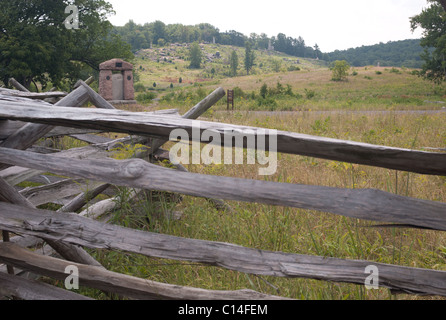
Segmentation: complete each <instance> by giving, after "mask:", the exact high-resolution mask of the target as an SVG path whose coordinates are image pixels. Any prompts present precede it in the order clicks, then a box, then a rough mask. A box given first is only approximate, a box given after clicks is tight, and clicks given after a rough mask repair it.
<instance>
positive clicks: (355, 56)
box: [323, 39, 423, 68]
mask: <svg viewBox="0 0 446 320" xmlns="http://www.w3.org/2000/svg"><path fill="white" fill-rule="evenodd" d="M422 53H423V48H422V47H421V45H420V39H414V40H401V41H389V42H387V43H382V42H381V43H379V44H376V45H371V46H361V47H358V48H351V49H348V50H336V51H334V52H330V53H326V54H324V55H323V59H324V60H327V61H329V62H332V61H336V60H345V61H347V62H348V63H349V64H350V65H351V66H353V67H362V66H367V65H375V66H376V65H378V64H379V65H380V66H389V67H407V68H421V66H422V65H423V61H422V59H421V54H422Z"/></svg>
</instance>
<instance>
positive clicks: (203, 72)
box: [134, 43, 325, 91]
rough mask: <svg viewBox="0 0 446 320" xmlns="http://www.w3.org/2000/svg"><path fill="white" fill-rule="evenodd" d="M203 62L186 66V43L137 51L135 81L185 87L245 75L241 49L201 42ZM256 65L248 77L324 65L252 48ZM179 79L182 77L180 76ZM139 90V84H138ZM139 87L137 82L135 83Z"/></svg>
mask: <svg viewBox="0 0 446 320" xmlns="http://www.w3.org/2000/svg"><path fill="white" fill-rule="evenodd" d="M200 46H201V49H202V54H203V63H202V67H201V68H199V69H191V68H189V64H190V62H189V61H188V55H189V44H179V43H175V44H170V45H168V46H164V47H157V48H153V49H142V50H139V51H138V52H137V53H136V55H135V61H134V65H135V69H136V73H137V75H136V80H137V82H139V83H142V84H144V86H146V87H149V88H150V87H153V85H154V84H156V87H154V88H156V90H158V91H159V90H160V89H168V88H171V86H173V87H174V88H178V87H187V86H190V85H194V84H198V83H202V84H203V83H205V84H213V83H214V84H215V83H216V82H218V81H221V80H223V79H227V78H231V79H232V78H237V76H246V75H247V74H246V70H244V69H243V59H244V55H245V50H244V48H241V47H237V46H228V45H220V44H201V45H200ZM232 51H235V52H237V55H238V58H239V66H238V70H237V75H236V76H235V77H234V76H231V75H230V66H229V57H230V55H231V53H232ZM254 51H255V57H256V58H255V65H254V67H253V69H252V70H251V72H250V76H258V75H265V74H270V73H278V72H280V73H285V72H299V71H308V70H315V69H320V68H324V67H325V64H324V62H322V61H318V60H315V59H305V58H297V57H293V56H289V55H286V54H283V53H280V52H276V51H267V50H254ZM180 78H181V79H180ZM139 88H140V89H141V86H139ZM137 89H138V84H137Z"/></svg>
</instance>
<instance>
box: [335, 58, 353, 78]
mask: <svg viewBox="0 0 446 320" xmlns="http://www.w3.org/2000/svg"><path fill="white" fill-rule="evenodd" d="M349 70H350V66H349V64H348V63H347V61H345V60H336V61H335V62H334V63H333V65H332V67H331V71H332V78H331V80H333V81H343V80H347V76H348V71H349Z"/></svg>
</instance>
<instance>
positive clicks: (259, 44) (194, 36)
mask: <svg viewBox="0 0 446 320" xmlns="http://www.w3.org/2000/svg"><path fill="white" fill-rule="evenodd" d="M115 32H116V34H119V35H120V36H121V37H122V38H123V39H124V40H125V41H127V42H128V43H129V44H130V45H131V46H132V50H133V51H134V52H136V51H138V50H140V49H148V48H150V46H151V45H164V44H166V43H193V42H195V41H198V42H208V43H212V42H214V41H215V43H218V44H222V45H232V46H237V47H245V44H246V42H248V41H249V42H250V43H251V45H252V48H253V49H261V50H266V49H268V48H269V46H270V45H271V46H273V47H274V49H275V50H276V51H279V52H283V53H287V54H290V55H295V56H300V57H307V58H316V57H317V56H318V54H320V51H319V47H317V45H316V46H315V47H316V48H315V49H313V48H312V47H308V46H306V44H305V41H304V39H302V37H298V38H297V39H294V38H291V37H287V36H286V35H285V34H283V33H280V34H279V35H278V36H277V37H271V38H269V37H268V36H267V35H266V34H264V33H262V34H260V35H258V34H255V33H252V34H250V36H249V37H248V36H245V35H244V34H242V33H240V32H237V31H235V30H230V31H225V32H220V30H219V29H218V28H216V27H214V26H213V25H211V24H209V23H201V24H198V25H194V26H190V25H183V24H165V23H163V22H161V21H155V22H152V23H146V24H144V25H140V24H136V23H135V22H134V21H132V20H130V21H129V22H128V23H126V24H125V25H124V26H122V27H115Z"/></svg>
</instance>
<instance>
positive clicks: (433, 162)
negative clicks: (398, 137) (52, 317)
mask: <svg viewBox="0 0 446 320" xmlns="http://www.w3.org/2000/svg"><path fill="white" fill-rule="evenodd" d="M5 92H6V91H5ZM224 94H225V91H224V90H223V89H221V88H219V89H217V90H215V91H214V92H213V93H212V94H211V95H210V96H208V97H207V98H206V99H204V100H203V101H201V102H200V103H199V104H197V105H196V106H195V107H194V108H192V109H191V110H190V111H189V112H187V113H186V114H184V115H183V116H182V117H180V116H179V115H178V114H176V113H175V111H164V112H154V113H132V112H125V111H121V110H116V109H114V108H113V106H111V105H110V104H108V103H107V102H106V101H104V100H103V99H102V98H101V97H100V96H98V95H97V94H96V93H95V92H94V91H93V90H91V88H90V87H89V86H88V85H86V84H85V83H82V82H80V83H79V85H78V87H77V88H76V89H75V90H74V91H73V92H71V93H70V94H68V95H66V96H64V97H63V98H62V99H61V100H60V101H59V102H57V103H56V104H55V105H52V104H49V103H45V102H41V101H35V100H30V99H29V98H31V97H30V94H29V93H25V94H21V93H20V92H19V91H14V92H11V91H7V95H2V92H0V118H1V119H3V120H0V139H2V140H3V141H1V142H0V168H1V169H3V171H0V230H4V231H3V235H4V241H3V242H1V243H0V262H3V263H5V264H6V265H7V266H9V268H8V269H7V271H9V273H12V272H13V271H14V270H25V271H30V272H33V273H35V274H39V275H45V276H49V277H53V278H55V279H59V280H63V279H65V278H66V276H67V274H66V273H65V272H64V270H65V267H66V266H67V265H74V266H76V267H77V268H78V269H79V277H80V284H81V285H85V286H90V287H93V288H97V289H100V290H103V291H106V292H109V293H116V294H119V295H121V296H126V297H129V298H133V299H278V298H280V297H276V296H270V295H265V294H261V293H257V292H253V291H251V290H240V291H212V290H203V289H198V288H190V287H180V286H172V285H168V284H161V283H157V282H152V281H147V280H142V279H138V278H135V277H129V276H125V275H120V274H116V273H113V272H110V271H108V270H106V269H105V268H104V267H103V266H101V265H100V264H99V263H98V262H97V261H95V260H94V259H93V258H92V257H91V256H89V255H88V254H87V253H86V252H85V251H84V250H83V249H82V247H85V248H93V249H102V248H106V249H113V250H123V251H127V252H133V253H138V254H142V255H147V256H150V257H158V258H166V259H173V260H184V261H191V262H195V263H201V264H207V265H212V266H218V267H222V268H227V269H230V270H235V271H240V272H245V273H250V274H256V275H268V276H277V277H286V278H293V277H303V278H313V279H319V280H327V281H338V282H347V283H355V284H358V285H364V284H365V278H366V277H367V275H368V274H366V273H365V271H364V270H365V268H366V267H367V266H369V265H374V266H376V267H377V268H379V284H380V286H383V287H387V288H390V289H392V290H395V291H400V292H406V293H412V294H429V295H441V296H446V272H445V271H436V270H429V269H419V268H410V267H402V266H395V265H387V264H381V263H376V262H373V261H362V260H361V261H359V260H343V259H337V258H324V257H317V256H309V255H299V254H290V253H282V252H271V251H264V250H257V249H251V248H246V247H241V246H237V245H233V244H229V243H220V242H212V241H202V240H195V239H185V238H179V237H173V236H167V235H162V234H155V233H150V232H142V231H137V230H131V229H128V228H123V227H119V226H115V225H110V224H107V223H106V222H99V221H97V220H94V219H93V218H92V217H91V216H89V217H86V216H85V215H84V214H83V213H81V214H75V213H74V212H76V211H79V210H81V209H82V207H83V206H84V205H85V204H87V203H88V202H89V201H90V200H92V199H94V198H95V197H96V196H97V195H98V194H101V193H104V192H107V190H108V192H109V195H110V197H111V198H110V199H107V200H105V201H104V203H101V202H99V203H97V204H96V205H97V206H96V205H95V206H96V207H97V208H98V211H97V212H96V213H95V212H93V214H92V216H93V217H95V216H98V215H100V214H102V213H104V212H105V211H106V210H110V209H111V208H113V207H114V206H115V205H116V203H117V202H116V201H113V200H112V199H113V196H114V195H115V193H113V187H114V186H126V187H130V188H135V193H138V192H139V191H140V190H155V191H168V192H174V193H178V194H184V195H190V196H195V197H205V198H208V199H211V200H212V201H214V204H215V205H216V206H219V207H225V206H224V202H223V201H222V200H236V201H243V202H255V203H264V204H269V205H277V206H289V207H296V208H303V209H308V210H316V211H321V212H328V213H333V214H336V215H342V216H346V217H352V218H358V219H363V220H371V221H378V222H380V223H386V224H390V225H394V224H397V225H398V226H404V227H412V228H425V229H431V230H439V231H445V230H446V204H445V203H442V202H438V201H427V200H422V199H415V198H409V197H403V196H398V195H394V194H390V193H387V192H383V191H380V190H375V189H342V188H330V187H322V186H308V185H297V184H288V183H276V182H268V181H260V180H249V179H238V178H230V177H220V176H219V177H217V176H209V175H201V174H195V173H190V172H187V170H185V168H182V167H180V169H181V170H173V169H171V168H164V167H161V166H158V165H155V164H152V163H150V161H148V160H149V159H153V158H155V159H156V158H157V157H158V158H159V157H161V158H162V157H163V154H165V151H163V150H161V149H160V147H161V146H162V145H163V144H164V143H165V142H167V141H168V140H169V136H170V133H171V132H172V130H174V129H184V130H186V132H188V133H189V136H190V137H191V140H192V139H193V138H194V135H193V130H194V128H195V127H194V126H195V123H194V122H193V120H194V119H197V118H198V117H199V116H200V115H202V114H203V112H205V111H206V110H207V109H209V108H210V107H211V106H212V105H213V104H215V103H216V102H217V101H218V100H219V99H220V98H221V97H223V96H224ZM32 98H33V99H39V97H36V96H33V97H32ZM40 98H41V97H40ZM87 101H90V102H91V103H92V104H94V105H95V106H96V107H99V108H102V109H93V108H80V107H81V106H82V105H84V104H85V103H86V102H87ZM73 128H75V129H76V130H80V131H73ZM200 130H201V132H203V131H204V130H211V131H212V132H214V133H216V134H218V135H220V136H221V137H222V139H221V141H224V138H225V137H227V136H230V137H234V136H237V135H240V134H241V135H243V136H246V135H247V134H252V135H253V137H254V139H256V138H257V135H258V134H264V133H265V132H264V130H263V129H262V128H254V127H244V126H236V125H230V124H224V123H216V122H208V121H200ZM98 131H103V132H121V133H126V134H129V135H130V136H129V137H127V138H123V139H117V140H113V139H108V138H101V139H100V140H98V138H95V137H97V136H92V135H89V134H88V132H98ZM51 132H54V134H55V135H71V136H74V137H76V138H79V139H81V140H83V141H87V142H89V143H91V144H90V145H89V146H87V147H82V148H75V149H71V150H66V151H60V150H53V149H45V148H37V147H36V146H35V143H36V142H37V140H39V139H40V138H42V137H45V136H48V135H51ZM201 141H202V142H209V141H204V140H201ZM277 142H278V143H277V152H284V153H290V154H296V155H304V156H312V157H319V158H323V159H332V160H337V161H344V162H351V163H359V164H364V165H371V166H377V167H383V168H389V169H395V170H403V171H409V172H416V173H423V174H431V175H446V154H445V153H439V152H423V151H417V150H409V149H400V148H391V147H385V146H376V145H370V144H364V143H358V142H352V141H344V140H336V139H328V138H320V137H315V136H308V135H303V134H298V133H292V132H283V131H278V132H277ZM136 143H138V144H142V145H146V146H149V147H150V148H144V149H141V150H140V152H139V153H137V154H135V158H134V159H129V160H114V159H110V158H109V157H110V155H111V154H113V152H112V150H113V148H114V147H115V146H116V145H119V144H136ZM245 147H248V146H247V145H245ZM26 149H28V150H26ZM266 149H268V146H266ZM137 158H139V159H137ZM143 159H144V160H143ZM46 172H49V173H53V174H57V175H60V176H63V177H64V178H59V179H56V177H51V179H55V180H53V181H50V183H49V184H47V185H45V186H40V187H33V188H27V189H24V190H20V191H18V190H17V189H16V188H14V185H15V184H17V183H19V182H21V181H27V180H29V179H32V178H35V177H36V176H38V175H43V174H44V173H46ZM67 177H69V178H67ZM48 179H49V178H48ZM73 179H76V180H75V181H74V180H73ZM87 183H88V184H89V185H88V190H89V191H83V190H86V188H85V186H86V184H87ZM62 199H64V202H63V207H62V208H61V209H60V210H58V211H59V212H58V213H57V214H56V213H55V212H53V211H48V210H41V209H37V208H36V206H38V205H40V204H44V203H50V202H57V201H62ZM225 208H227V206H226V207H225ZM9 232H11V233H14V234H19V235H21V237H23V238H29V239H30V240H29V241H27V244H28V245H29V243H40V242H41V240H39V239H43V240H45V242H47V243H48V244H49V245H50V246H51V247H52V249H54V250H55V251H56V252H57V253H58V254H59V255H60V256H62V257H63V259H60V258H53V257H48V256H44V255H41V254H38V253H33V252H30V251H29V250H28V249H26V248H24V247H23V246H24V245H22V246H20V245H19V244H20V243H21V242H20V241H17V240H16V239H15V238H12V239H11V242H9V241H6V240H7V239H8V237H9ZM0 284H1V286H0V294H2V295H4V296H15V297H18V298H24V299H56V298H60V299H83V298H85V297H82V296H79V295H76V294H74V293H71V292H69V291H67V290H62V289H58V288H54V287H49V286H48V285H46V284H42V283H40V282H37V281H33V280H26V279H23V278H20V277H19V276H17V275H11V274H6V273H3V272H0Z"/></svg>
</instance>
